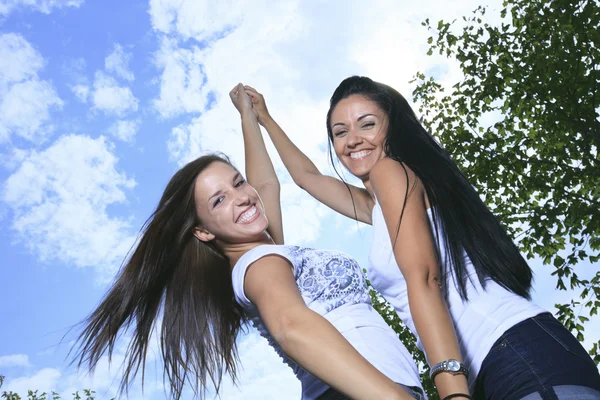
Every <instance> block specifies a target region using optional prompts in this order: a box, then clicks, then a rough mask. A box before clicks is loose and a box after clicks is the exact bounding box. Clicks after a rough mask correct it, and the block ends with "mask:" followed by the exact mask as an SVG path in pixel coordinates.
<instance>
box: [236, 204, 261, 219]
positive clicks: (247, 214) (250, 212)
mask: <svg viewBox="0 0 600 400" xmlns="http://www.w3.org/2000/svg"><path fill="white" fill-rule="evenodd" d="M256 211H257V210H256V206H252V207H251V208H250V209H249V210H248V211H245V212H244V213H243V214H242V215H240V217H239V218H238V222H241V223H246V222H248V221H250V220H251V219H252V217H254V215H255V214H256Z"/></svg>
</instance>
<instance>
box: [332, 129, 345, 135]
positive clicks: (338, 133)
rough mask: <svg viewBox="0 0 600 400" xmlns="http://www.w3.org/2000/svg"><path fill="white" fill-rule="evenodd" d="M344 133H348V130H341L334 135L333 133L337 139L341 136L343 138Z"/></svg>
mask: <svg viewBox="0 0 600 400" xmlns="http://www.w3.org/2000/svg"><path fill="white" fill-rule="evenodd" d="M344 133H346V130H344V129H341V130H339V131H337V132H334V133H333V136H335V137H340V136H342V135H343V134H344Z"/></svg>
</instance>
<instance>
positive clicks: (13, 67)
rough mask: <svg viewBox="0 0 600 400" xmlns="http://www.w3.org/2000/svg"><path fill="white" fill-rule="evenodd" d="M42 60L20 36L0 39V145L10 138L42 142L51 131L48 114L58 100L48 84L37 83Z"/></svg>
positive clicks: (51, 86)
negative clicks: (16, 137)
mask: <svg viewBox="0 0 600 400" xmlns="http://www.w3.org/2000/svg"><path fill="white" fill-rule="evenodd" d="M43 66H44V59H43V58H42V56H41V55H40V54H39V53H38V52H37V51H36V50H35V49H34V48H33V47H32V46H31V44H30V43H29V42H27V41H26V40H25V39H24V38H23V37H22V36H20V35H18V34H14V33H7V34H2V35H0V143H1V142H7V141H10V139H11V137H12V136H13V135H15V136H18V137H20V138H23V139H25V140H28V141H30V142H43V141H44V140H45V139H46V138H47V137H48V136H49V134H50V133H52V131H53V126H52V125H49V124H48V121H49V119H50V112H51V110H56V109H60V108H62V106H63V102H62V100H61V99H60V98H59V97H58V94H57V93H56V91H55V90H54V87H53V85H52V83H50V82H49V81H45V80H41V79H40V78H39V77H38V72H39V71H40V70H41V69H42V68H43Z"/></svg>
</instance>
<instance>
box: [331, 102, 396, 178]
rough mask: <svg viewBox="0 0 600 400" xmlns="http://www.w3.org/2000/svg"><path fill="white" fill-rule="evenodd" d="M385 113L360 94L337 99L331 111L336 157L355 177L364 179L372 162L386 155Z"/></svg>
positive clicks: (372, 164) (367, 176)
mask: <svg viewBox="0 0 600 400" xmlns="http://www.w3.org/2000/svg"><path fill="white" fill-rule="evenodd" d="M387 126H388V123H387V116H386V114H385V112H384V111H383V110H381V108H379V106H378V105H377V104H376V103H375V102H373V101H371V100H369V99H367V98H365V97H363V96H360V95H351V96H348V97H346V98H345V99H342V100H340V101H339V103H338V104H337V105H336V106H335V108H334V109H333V111H332V112H331V120H330V128H331V134H332V138H333V139H332V142H333V147H334V149H335V153H336V155H337V157H338V158H339V160H340V161H341V162H342V164H344V166H345V167H346V168H347V169H348V170H349V171H350V172H351V173H352V175H354V176H356V177H357V178H359V179H361V180H363V181H366V180H368V179H369V173H370V172H371V168H373V166H374V165H375V163H376V162H377V161H378V160H380V159H382V158H384V157H385V152H384V141H385V136H386V131H387Z"/></svg>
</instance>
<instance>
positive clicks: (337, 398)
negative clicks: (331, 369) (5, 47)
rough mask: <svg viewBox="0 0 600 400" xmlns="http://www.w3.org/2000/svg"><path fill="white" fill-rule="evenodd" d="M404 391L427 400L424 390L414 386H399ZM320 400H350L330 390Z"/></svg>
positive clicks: (419, 399) (421, 399)
mask: <svg viewBox="0 0 600 400" xmlns="http://www.w3.org/2000/svg"><path fill="white" fill-rule="evenodd" d="M398 386H400V387H401V388H402V389H404V390H406V391H407V392H408V394H410V395H411V396H412V397H414V398H415V399H417V400H425V395H424V394H423V390H421V388H418V387H414V386H405V385H402V384H400V383H399V384H398ZM318 400H350V398H349V397H346V395H343V394H341V393H340V392H338V391H337V390H335V389H333V388H330V389H329V390H327V391H326V392H325V393H323V394H322V395H320V396H319V398H318Z"/></svg>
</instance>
